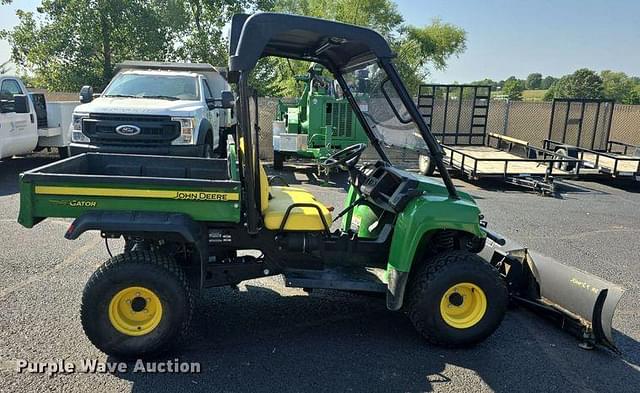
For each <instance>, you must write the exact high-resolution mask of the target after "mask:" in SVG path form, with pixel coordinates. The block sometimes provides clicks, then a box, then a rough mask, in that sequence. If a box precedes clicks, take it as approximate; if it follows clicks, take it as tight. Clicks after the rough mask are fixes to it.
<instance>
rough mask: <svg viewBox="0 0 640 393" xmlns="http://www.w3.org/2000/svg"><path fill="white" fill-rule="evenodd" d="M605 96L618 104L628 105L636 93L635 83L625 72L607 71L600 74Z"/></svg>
mask: <svg viewBox="0 0 640 393" xmlns="http://www.w3.org/2000/svg"><path fill="white" fill-rule="evenodd" d="M600 77H601V78H602V86H603V92H604V96H605V97H606V98H608V99H611V100H615V101H616V102H618V103H626V102H627V101H628V99H629V98H630V96H631V94H632V93H633V91H634V87H635V83H634V81H633V80H632V79H631V78H629V77H628V76H627V74H625V73H624V72H614V71H609V70H605V71H602V72H601V73H600Z"/></svg>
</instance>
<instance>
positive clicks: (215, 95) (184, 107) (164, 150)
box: [71, 61, 235, 157]
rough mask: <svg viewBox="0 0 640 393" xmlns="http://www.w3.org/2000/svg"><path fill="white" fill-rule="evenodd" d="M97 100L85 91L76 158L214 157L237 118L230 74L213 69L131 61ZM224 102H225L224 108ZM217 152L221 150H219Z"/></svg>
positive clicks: (76, 116) (76, 127) (75, 133)
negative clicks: (106, 154)
mask: <svg viewBox="0 0 640 393" xmlns="http://www.w3.org/2000/svg"><path fill="white" fill-rule="evenodd" d="M116 70H117V71H118V72H117V74H116V76H115V77H114V78H113V79H112V80H111V82H110V83H109V84H108V85H107V87H106V88H105V89H104V91H103V92H102V93H101V94H99V95H97V96H96V97H95V98H94V94H93V89H92V88H90V87H89V86H85V87H83V88H82V90H81V92H80V102H83V104H82V105H79V106H78V107H77V108H76V110H75V111H74V113H73V121H72V123H71V131H72V143H71V151H72V154H76V153H80V152H87V151H100V152H111V153H134V154H159V155H178V156H199V157H212V156H214V155H216V154H217V153H219V154H224V151H223V150H224V148H225V147H226V144H224V145H225V146H220V149H218V147H219V145H220V143H219V141H221V140H222V141H226V139H227V138H226V135H228V134H230V133H232V132H233V128H234V126H235V119H234V115H233V112H232V110H231V109H230V106H231V105H232V103H233V95H232V94H231V92H230V91H229V90H230V87H229V84H228V83H227V81H226V79H225V76H226V71H225V70H224V69H221V68H216V67H213V66H211V65H210V64H196V63H159V62H146V61H142V62H139V61H127V62H124V63H121V64H118V66H117V68H116ZM222 101H226V102H225V105H222V103H221V102H222ZM217 149H218V150H217Z"/></svg>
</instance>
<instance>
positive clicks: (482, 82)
mask: <svg viewBox="0 0 640 393" xmlns="http://www.w3.org/2000/svg"><path fill="white" fill-rule="evenodd" d="M470 84H471V85H480V86H491V87H492V88H493V89H495V88H496V87H498V82H496V81H494V80H492V79H489V78H485V79H481V80H479V81H473V82H471V83H470Z"/></svg>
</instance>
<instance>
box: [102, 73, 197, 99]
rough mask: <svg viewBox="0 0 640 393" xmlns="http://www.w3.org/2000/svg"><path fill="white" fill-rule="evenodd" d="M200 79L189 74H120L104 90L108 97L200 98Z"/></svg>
mask: <svg viewBox="0 0 640 393" xmlns="http://www.w3.org/2000/svg"><path fill="white" fill-rule="evenodd" d="M197 82H198V79H197V78H196V77H193V76H188V75H158V74H155V75H153V74H120V75H118V76H116V78H115V79H114V80H113V82H111V84H110V85H109V86H108V87H107V89H106V90H105V92H104V94H103V95H104V96H106V97H134V98H158V99H165V100H199V95H198V83H197Z"/></svg>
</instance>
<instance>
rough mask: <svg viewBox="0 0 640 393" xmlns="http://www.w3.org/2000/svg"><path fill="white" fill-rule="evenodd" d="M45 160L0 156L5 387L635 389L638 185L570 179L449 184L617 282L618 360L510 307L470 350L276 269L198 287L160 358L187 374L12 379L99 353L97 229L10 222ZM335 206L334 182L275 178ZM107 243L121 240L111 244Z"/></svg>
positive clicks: (374, 301)
mask: <svg viewBox="0 0 640 393" xmlns="http://www.w3.org/2000/svg"><path fill="white" fill-rule="evenodd" d="M52 160H53V158H52V157H50V156H47V155H38V156H31V157H24V158H15V159H13V160H6V161H1V162H0V223H1V225H0V370H1V371H0V391H2V392H5V391H6V392H28V391H65V392H66V391H78V392H89V391H90V392H102V391H132V392H157V391H161V390H162V391H165V390H166V391H185V392H187V391H207V392H210V391H230V392H235V391H251V392H256V391H291V392H300V391H332V392H333V391H354V392H375V391H384V392H390V391H411V392H413V391H446V392H449V391H499V392H514V391H519V390H528V391H545V392H551V391H563V392H565V391H594V392H595V391H615V392H632V391H638V386H640V343H639V342H638V340H640V306H639V304H640V261H639V259H640V241H639V239H640V183H636V184H634V183H624V182H615V183H613V184H605V183H599V182H586V181H580V182H577V181H567V182H563V183H561V184H559V187H558V189H559V191H560V192H559V195H558V197H556V198H550V197H540V196H538V195H535V194H533V193H528V192H522V191H520V190H518V189H512V188H510V189H507V190H505V189H504V187H503V186H502V185H501V184H499V183H496V184H491V183H489V184H481V185H477V184H470V183H466V182H461V181H456V182H457V184H458V185H459V187H461V189H463V190H465V191H467V192H469V193H471V194H472V195H473V196H474V197H475V198H476V199H477V202H478V203H479V205H480V207H481V208H482V210H483V213H484V215H485V217H486V219H487V220H488V221H489V223H490V224H489V225H490V227H491V228H492V229H494V230H496V231H498V232H500V233H502V234H504V235H505V236H508V237H511V238H513V239H514V240H516V241H518V242H519V243H522V244H525V245H527V246H529V247H530V248H531V249H535V250H537V251H539V252H541V253H543V254H546V255H548V256H550V257H553V258H556V259H558V260H560V261H563V262H564V263H567V264H570V265H573V266H575V267H578V268H580V269H583V270H586V271H589V272H591V273H593V274H595V275H598V276H600V277H602V278H604V279H606V280H609V281H611V282H613V283H616V284H619V285H622V286H623V287H625V288H626V289H627V292H626V293H625V295H624V297H623V299H622V301H621V302H620V305H619V308H618V311H617V313H616V315H615V318H614V327H615V328H616V332H615V338H616V341H617V343H618V345H619V348H620V350H621V351H622V353H623V355H622V356H617V355H614V354H612V353H610V352H608V351H606V350H603V349H597V350H593V351H585V350H582V349H580V348H579V347H578V345H577V343H578V342H577V341H576V340H575V339H574V338H573V337H571V336H569V335H567V334H565V333H563V332H562V331H560V330H559V329H556V327H554V326H552V325H551V324H550V323H549V322H547V321H545V320H542V319H540V318H539V317H537V316H535V315H533V314H531V313H530V312H528V311H526V310H523V309H512V310H510V311H509V312H508V314H507V316H506V318H505V320H504V323H503V324H502V325H501V327H500V328H499V329H498V331H497V332H496V333H495V334H494V335H493V336H491V337H490V338H489V339H488V340H486V341H485V342H483V343H482V344H481V345H478V346H476V347H475V348H472V349H464V350H447V349H442V348H439V347H435V346H431V345H429V344H427V343H425V342H424V341H423V340H422V339H421V338H420V337H419V336H418V334H417V333H416V332H415V330H414V329H413V327H412V326H411V324H410V322H409V321H408V319H407V318H405V317H404V315H402V314H400V313H392V312H389V311H387V310H386V308H385V305H384V302H383V301H382V300H381V299H378V298H376V297H372V296H365V295H358V294H350V293H341V292H336V291H328V290H327V291H320V290H316V291H314V292H312V293H311V294H307V293H305V292H304V291H302V290H299V289H291V288H285V287H284V285H283V283H282V280H281V278H280V277H274V278H268V279H263V280H254V281H249V282H246V283H243V284H242V285H241V286H240V288H239V290H234V289H230V288H216V289H211V290H207V291H206V292H204V293H203V298H202V300H201V301H199V302H198V306H197V308H196V312H195V314H194V320H193V324H192V334H191V336H190V338H189V340H188V341H187V343H186V345H185V346H184V347H183V348H182V349H181V351H180V352H179V353H177V354H173V356H172V357H171V358H170V359H173V358H174V357H179V358H180V360H182V361H187V362H200V364H201V373H198V374H164V375H157V374H136V373H131V372H129V373H124V374H122V373H103V374H82V373H74V374H69V375H57V376H54V377H51V378H50V377H47V376H46V375H41V374H17V373H16V372H15V362H16V360H17V359H26V360H29V361H51V360H54V359H66V360H68V361H70V362H80V361H81V360H82V359H99V360H106V356H105V355H104V354H102V353H101V352H99V351H98V350H97V349H95V348H94V347H93V346H92V345H91V344H90V342H89V341H88V339H87V338H86V337H85V335H84V333H83V331H82V328H81V325H80V318H79V306H80V298H81V295H82V289H83V287H84V284H85V282H86V281H87V279H88V278H89V276H90V275H91V273H92V272H93V271H94V270H95V269H96V267H97V266H99V265H100V264H101V263H102V262H103V261H104V260H105V259H106V258H108V254H107V252H106V250H105V247H104V241H103V240H102V239H101V238H100V236H99V234H98V233H88V234H84V235H83V236H82V237H81V238H80V239H79V240H76V241H67V240H64V238H63V234H64V231H65V230H66V228H67V226H68V224H69V221H67V220H53V219H51V220H46V221H44V222H43V223H41V224H39V225H37V226H36V227H35V228H33V229H31V230H28V229H25V228H23V227H21V226H20V225H19V224H18V223H17V222H16V217H17V215H18V210H19V193H18V188H17V179H18V174H19V173H20V172H22V171H24V170H27V169H30V168H33V167H36V166H39V165H43V164H46V163H49V162H51V161H52ZM283 174H284V175H285V177H287V178H288V179H289V180H290V181H292V182H300V183H302V184H303V185H304V186H305V187H308V188H310V189H312V191H313V192H314V193H315V194H316V195H317V196H318V197H319V199H321V200H322V201H323V202H325V204H327V205H331V206H335V207H336V209H338V210H339V209H340V207H341V206H342V201H343V199H344V197H345V193H346V191H345V190H344V188H343V187H342V186H343V184H338V185H334V186H324V185H321V184H318V182H317V181H315V179H314V177H313V176H311V175H310V172H307V173H302V172H298V173H295V174H294V173H293V172H291V171H290V170H285V172H284V173H283ZM111 248H112V250H120V249H121V248H122V244H121V243H119V242H112V243H111Z"/></svg>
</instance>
